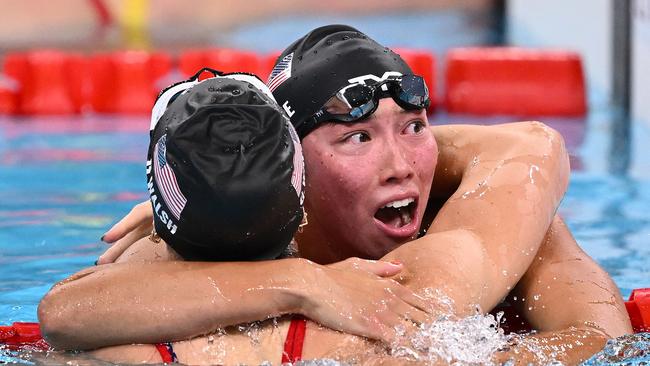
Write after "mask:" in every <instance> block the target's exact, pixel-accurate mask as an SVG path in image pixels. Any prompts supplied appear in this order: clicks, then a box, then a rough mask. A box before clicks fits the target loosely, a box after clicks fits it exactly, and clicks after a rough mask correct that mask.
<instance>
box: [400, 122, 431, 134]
mask: <svg viewBox="0 0 650 366" xmlns="http://www.w3.org/2000/svg"><path fill="white" fill-rule="evenodd" d="M425 128H426V125H425V124H424V122H422V121H420V120H417V121H411V122H410V123H409V124H408V126H406V128H405V129H404V133H405V134H407V135H419V134H421V133H422V131H424V129H425Z"/></svg>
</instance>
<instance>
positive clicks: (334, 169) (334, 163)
mask: <svg viewBox="0 0 650 366" xmlns="http://www.w3.org/2000/svg"><path fill="white" fill-rule="evenodd" d="M305 165H306V171H305V173H306V183H307V188H306V192H305V193H306V201H305V204H306V205H307V206H308V207H307V208H311V209H312V210H314V209H318V210H319V211H320V209H319V208H321V207H322V208H326V209H328V210H336V209H337V208H340V207H344V208H345V209H346V210H350V208H351V207H352V205H353V204H354V203H355V202H358V201H359V197H360V195H361V194H362V193H363V187H364V184H363V182H364V179H363V176H362V174H360V171H361V169H360V164H358V160H357V161H356V162H355V161H352V160H351V159H345V158H341V157H339V156H336V155H335V154H331V153H326V152H315V153H314V154H305Z"/></svg>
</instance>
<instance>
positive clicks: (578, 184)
mask: <svg viewBox="0 0 650 366" xmlns="http://www.w3.org/2000/svg"><path fill="white" fill-rule="evenodd" d="M0 9H2V13H1V14H2V15H1V16H0V19H1V21H0V65H2V69H1V71H0V324H5V323H9V322H11V321H17V320H27V321H29V320H35V313H36V312H35V309H36V304H37V303H38V300H39V299H40V297H41V296H42V295H43V294H44V293H45V292H46V291H47V290H48V289H49V287H50V286H51V285H52V283H54V282H55V281H57V280H61V279H63V278H64V277H66V276H68V275H70V274H71V273H73V272H75V271H77V270H79V269H81V268H84V267H87V266H89V265H92V263H93V262H94V260H95V259H96V258H97V256H98V255H99V254H100V253H101V252H102V251H103V250H104V248H105V247H104V246H103V244H99V238H100V236H101V235H102V233H103V232H104V230H106V229H107V228H108V227H109V226H110V225H111V224H113V223H114V222H115V221H116V220H118V219H119V218H121V217H122V216H123V215H124V214H125V213H126V212H128V210H129V209H130V208H131V207H132V206H133V205H134V204H135V203H137V202H140V201H144V200H146V199H147V195H146V194H145V193H146V192H145V179H144V160H145V152H146V147H147V144H148V134H147V131H148V126H149V120H148V116H147V113H148V111H149V109H150V107H151V104H150V103H152V102H153V98H154V97H155V92H156V90H159V89H160V88H162V87H164V86H165V85H166V84H168V83H170V82H172V81H176V80H179V79H181V78H184V77H186V75H187V74H188V71H187V70H185V69H184V66H183V65H190V66H188V68H194V69H196V67H197V66H196V65H198V64H200V63H201V62H202V61H201V60H204V59H202V58H201V57H203V56H201V57H199V56H196V55H197V54H201V52H208V51H210V52H214V51H215V50H230V51H232V50H236V51H237V52H239V53H237V55H239V56H237V57H241V58H239V59H237V60H240V61H241V63H240V64H237V62H235V66H237V65H240V66H241V67H243V65H244V61H243V60H244V59H246V57H248V56H243V55H245V54H248V55H249V56H250V55H251V54H252V55H253V56H252V57H253V58H256V59H257V60H258V61H259V60H266V61H259V62H260V65H262V66H260V67H259V69H260V70H266V71H260V74H261V75H260V76H261V77H262V78H263V79H265V77H266V75H263V74H264V73H265V72H266V73H267V72H268V70H270V66H269V65H268V62H269V61H268V60H269V59H270V60H271V62H272V61H273V60H274V58H275V57H276V56H277V52H278V51H281V50H282V49H283V48H285V47H286V46H287V45H289V44H290V43H291V42H293V41H294V40H295V39H297V38H299V37H301V36H302V35H304V34H305V33H306V32H308V31H309V30H311V29H312V28H314V27H317V26H321V25H325V24H330V23H344V24H349V25H352V26H354V27H356V28H358V29H359V30H361V31H363V32H365V33H367V34H368V35H370V36H371V37H372V38H374V39H376V40H377V41H379V42H380V43H383V44H385V45H388V46H391V47H398V48H399V49H400V51H398V52H400V53H401V54H402V55H403V56H404V57H405V58H406V57H407V55H408V57H409V60H424V61H423V62H424V63H425V64H422V63H418V65H419V66H418V68H419V69H420V70H424V69H426V70H429V71H427V72H430V73H431V84H430V85H431V87H432V90H433V91H434V92H435V97H436V106H435V109H434V110H432V111H431V112H432V114H431V115H430V121H431V123H433V124H438V123H479V124H494V123H505V122H512V121H517V120H531V119H536V120H542V121H543V122H545V123H548V124H550V125H551V126H552V127H554V128H556V129H558V130H559V131H560V132H561V133H562V134H563V135H564V137H565V140H566V141H567V146H568V147H569V150H570V154H571V162H572V182H571V186H570V189H569V192H568V193H567V196H566V198H565V200H564V202H563V204H562V206H561V208H560V213H561V214H562V215H563V216H564V217H565V218H566V220H567V222H568V224H569V226H570V227H571V229H572V230H573V232H574V234H575V236H576V238H577V239H578V241H579V243H580V244H581V245H582V246H583V248H585V250H586V251H587V252H588V253H589V254H590V255H592V256H593V257H594V258H596V260H597V261H598V262H599V263H600V264H601V265H603V266H604V267H605V269H606V270H607V271H609V273H610V274H612V276H613V277H614V279H615V281H616V283H617V284H618V285H619V287H620V288H621V292H622V293H623V295H624V296H627V295H629V293H630V291H631V289H633V288H638V287H650V274H649V270H648V268H649V267H650V245H649V244H650V185H649V182H650V148H649V147H648V145H649V141H650V133H649V131H650V103H649V102H648V101H649V100H650V99H649V97H650V67H648V64H649V62H650V0H572V1H561V0H428V1H426V0H411V1H403V0H385V1H379V0H377V1H371V0H356V1H340V0H330V1H301V0H272V1H232V0H184V1H172V0H60V1H50V0H21V1H13V0H0ZM494 46H509V47H516V49H515V51H514V53H508V52H506V53H503V52H501V51H498V49H497V51H496V52H495V51H494V49H493V48H486V47H494ZM459 47H463V48H466V47H472V49H473V51H472V52H470V53H466V54H463V53H458V52H457V53H454V52H453V51H454V50H456V51H457V50H458V48H459ZM477 47H478V48H477ZM125 50H130V51H137V52H135V53H124V52H123V51H125ZM192 52H194V53H192ZM197 52H198V53H197ZM230 54H232V52H231V53H230ZM62 55H63V56H62ZM70 55H74V57H73V56H70ZM152 55H153V56H152ZM450 55H454V56H453V57H452V56H450ZM154 56H155V57H154ZM66 57H67V58H66ZM193 57H194V58H193ZM63 59H65V60H73V61H70V62H71V63H69V64H68V63H66V64H65V65H68V66H65V67H63V66H61V65H62V62H63V61H61V60H63ZM82 59H83V60H85V61H83V60H82ZM189 59H193V60H194V61H192V62H190V61H187V60H189ZM490 59H499V60H501V61H503V60H506V61H507V62H509V64H506V67H504V68H503V69H504V70H505V71H503V73H500V74H498V75H497V73H496V72H494V75H496V76H494V78H492V79H491V77H492V76H490V75H493V73H492V71H493V69H491V67H492V66H485V65H488V64H489V62H488V61H489V60H490ZM79 60H82V61H83V62H89V63H90V64H91V66H90V68H88V67H87V66H88V65H87V64H83V63H75V62H81V61H79ZM134 60H135V61H134ZM138 60H139V61H138ZM143 60H144V61H143ZM184 60H185V61H184ZM197 60H199V61H197ZM472 60H478V61H477V63H472ZM136 61H137V62H141V64H140V66H141V67H144V66H142V65H145V66H146V68H145V69H142V68H140V69H138V68H135V69H133V68H131V69H129V67H131V66H128V67H127V66H124V65H135V64H137V62H136ZM186 61H187V62H186ZM65 62H68V61H65ZM184 62H186V63H184ZM224 62H225V61H224ZM264 62H266V63H264ZM413 62H420V61H413ZM82 64H83V65H86V66H84V67H81V66H78V65H82ZM452 64H454V65H460V66H459V67H461V66H463V65H470V66H467V67H469V68H468V69H462V70H466V72H465V73H463V72H459V73H458V72H457V73H456V74H454V73H452V72H451V68H452V67H451V66H450V65H452ZM47 65H51V66H47ZM52 65H58V66H56V68H55V66H52ZM69 65H72V66H69ZM75 65H77V66H75ZM92 65H95V66H92ZM106 65H109V66H106ZM110 65H112V66H110ZM115 65H118V66H115ZM120 65H121V66H120ZM264 65H266V66H264ZM423 65H424V66H423ZM472 65H479V66H478V68H477V69H472V67H474V66H472ZM508 65H509V66H508ZM210 66H213V67H215V68H220V65H219V64H217V65H210ZM222 66H223V65H222ZM111 67H112V68H111ZM264 67H265V68H264ZM422 67H424V69H421V68H422ZM463 67H465V66H463ZM555 67H557V68H555ZM55 69H56V70H58V71H56V72H55ZM515 69H516V70H519V71H518V73H517V74H516V75H515V76H512V75H509V76H508V74H507V71H508V70H515ZM25 70H27V71H25ZM124 70H126V71H124ZM142 70H145V71H147V72H146V73H149V72H148V70H151V72H150V73H151V74H153V75H154V76H155V80H149V79H147V80H144V79H142V78H140V76H139V75H141V74H142V73H143V71H142ZM161 70H162V71H161ZM456 70H458V69H456ZM549 70H550V71H549ZM553 70H564V71H563V72H566V75H568V76H566V77H565V78H564V79H562V77H559V76H557V75H558V73H557V72H555V71H553ZM567 70H569V71H567ZM423 72H424V71H423ZM472 73H474V74H472ZM450 74H452V75H451V76H450ZM470 74H471V75H477V74H478V75H479V76H480V75H484V76H485V77H484V78H483V79H481V77H478V80H477V79H476V78H475V79H472V80H470V79H462V77H463V75H465V76H467V75H470ZM79 75H82V76H83V77H81V76H80V77H79V78H76V76H79ZM453 75H460V77H461V79H460V80H459V79H457V78H456V79H454V76H453ZM504 75H505V76H504ZM86 77H87V79H88V80H89V81H88V83H89V84H92V85H91V87H90V89H84V88H85V87H84V86H83V85H86V84H85V83H86V81H85V80H86ZM30 78H31V79H30ZM488 79H489V80H488ZM30 80H31V81H30ZM34 80H36V81H34ZM70 80H72V81H70ZM486 80H487V81H486ZM452 82H453V85H452ZM62 83H63V84H65V83H72V84H74V83H80V84H79V85H82V86H81V87H80V88H81V89H80V90H82V92H83V93H90V94H92V95H93V97H91V98H90V99H91V100H90V102H87V104H84V105H83V106H81V107H75V108H72V107H70V108H68V109H66V108H67V107H66V108H63V109H60V110H57V109H56V108H54V109H53V110H49V111H50V112H48V110H47V108H45V109H43V108H42V107H38V106H36V107H34V106H33V105H29V101H30V100H31V99H34V98H36V99H38V98H40V99H41V101H44V103H46V104H47V103H49V105H50V107H52V106H54V107H57V106H62V105H64V104H65V103H70V101H69V100H68V99H73V100H74V99H75V98H76V96H75V95H72V96H70V95H68V96H67V97H69V98H68V99H65V98H64V99H62V101H61V102H60V103H59V102H54V101H53V100H52V98H53V97H52V96H51V94H47V93H46V91H52V90H53V89H56V88H59V87H60V84H62ZM146 83H152V85H153V86H154V87H153V89H152V90H151V92H147V93H149V94H147V95H145V97H143V98H144V99H142V100H144V102H141V101H140V99H138V98H135V97H133V96H132V94H131V93H132V92H133V91H134V90H135V89H137V88H136V86H139V87H141V86H142V85H144V84H146ZM473 83H474V84H473ZM480 83H483V84H480ZM535 83H537V84H535ZM563 83H566V84H563ZM478 84H480V85H481V86H480V87H477V88H479V89H480V88H487V98H488V99H481V98H485V94H486V92H485V90H486V89H481V90H483V91H482V92H483V94H480V93H478V92H476V93H475V94H472V90H479V89H471V87H472V85H478ZM75 85H76V84H75ZM147 85H148V84H147ZM564 86H566V88H565V87H564ZM30 88H31V89H30ZM463 88H465V89H463ZM467 88H470V89H467ZM66 90H67V89H66ZM454 90H457V91H458V94H453V92H454ZM540 90H541V91H540ZM491 91H495V92H494V93H493V95H492V96H490V92H491ZM496 91H498V92H499V93H501V94H499V93H497V92H496ZM102 93H104V94H102ZM526 93H532V94H526ZM535 93H537V94H535ZM563 93H567V94H566V95H568V96H571V98H576V100H577V102H576V103H577V104H576V105H571V104H570V105H569V107H576V108H575V109H572V112H570V113H564V112H557V111H556V112H553V111H551V110H550V109H548V108H547V107H549V106H550V105H552V104H554V103H555V104H557V103H562V102H563V101H564V102H566V101H567V100H568V99H569V97H566V98H564V97H563V95H565V94H563ZM95 94H97V95H95ZM479 94H480V95H482V96H481V97H480V98H479ZM523 94H526V95H533V96H536V97H533V98H528V99H529V100H532V101H533V102H534V108H530V109H524V110H521V109H519V110H516V111H515V112H513V110H512V109H507V108H506V109H503V110H499V109H494V108H493V109H490V108H492V107H494V106H496V105H497V104H498V103H497V102H496V99H495V100H494V101H491V100H490V99H489V98H490V97H494V98H497V99H498V95H502V98H501V100H500V101H499V103H505V104H506V105H507V104H508V101H509V100H510V101H511V102H510V104H516V103H518V102H513V101H515V100H517V99H516V98H517V97H518V96H519V95H523ZM34 95H36V96H37V97H34ZM84 95H85V94H84ZM60 96H61V95H59V94H57V98H58V97H60ZM503 96H506V97H503ZM121 97H124V98H126V99H127V100H126V101H124V103H127V104H128V102H129V101H130V102H131V104H130V105H131V107H128V108H127V107H124V110H126V111H127V113H121V112H119V111H116V110H113V109H111V105H104V104H102V103H104V102H107V103H110V102H112V101H115V100H118V99H120V98H121ZM3 98H4V99H3ZM21 98H22V99H21ZM30 98H31V99H30ZM93 98H95V99H97V100H95V99H93ZM124 98H123V99H124ZM479 99H481V100H483V101H482V103H483V107H484V108H487V109H483V110H476V109H471V108H467V109H463V108H462V107H453V106H454V105H455V104H453V103H452V102H454V101H458V100H459V101H460V102H463V103H464V102H466V103H471V102H473V101H476V100H479ZM3 103H4V104H3ZM12 103H13V104H12ZM565 104H566V103H565ZM125 105H126V104H125ZM134 105H135V107H133V106H134ZM21 106H22V107H21ZM28 107H29V108H28ZM3 108H4V109H3ZM21 108H23V109H21ZM30 108H31V109H30ZM39 108H41V109H39ZM129 108H135V110H133V109H131V110H129ZM495 108H496V107H495ZM549 108H550V107H549ZM30 111H36V113H31V112H30ZM52 111H53V112H52Z"/></svg>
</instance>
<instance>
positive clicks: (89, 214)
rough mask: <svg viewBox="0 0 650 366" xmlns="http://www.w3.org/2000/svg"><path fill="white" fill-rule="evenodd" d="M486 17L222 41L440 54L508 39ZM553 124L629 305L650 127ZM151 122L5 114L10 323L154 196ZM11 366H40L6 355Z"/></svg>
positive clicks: (288, 26)
mask: <svg viewBox="0 0 650 366" xmlns="http://www.w3.org/2000/svg"><path fill="white" fill-rule="evenodd" d="M480 19H485V17H482V16H476V15H471V14H470V15H459V14H457V13H453V12H444V11H438V12H428V13H427V12H418V13H408V12H407V13H404V14H400V15H399V16H398V17H397V18H395V17H388V16H387V17H384V16H370V17H367V16H345V17H339V18H333V17H331V16H329V15H327V16H323V17H319V16H307V17H301V19H295V18H281V19H277V20H275V21H270V20H265V21H264V22H263V24H262V23H260V24H259V25H255V24H253V25H249V26H247V27H243V28H239V29H235V30H233V31H232V32H231V33H230V34H229V36H228V38H227V39H223V38H222V36H221V35H220V36H219V39H218V40H217V41H219V42H222V43H224V42H225V43H226V44H227V45H229V46H233V47H240V48H249V49H253V50H257V51H260V52H270V51H274V50H277V49H281V48H283V47H285V46H286V44H287V42H288V41H289V40H293V39H296V38H298V37H300V36H301V35H302V34H304V32H305V30H306V29H310V28H312V27H315V26H317V25H321V24H326V23H335V22H340V23H347V24H356V25H357V26H358V27H359V28H360V29H362V30H364V31H366V32H367V33H368V34H372V35H374V37H375V38H376V39H377V40H378V41H379V42H381V43H384V44H388V45H401V46H405V47H418V48H425V49H430V50H433V51H435V52H436V54H437V55H439V56H440V55H442V54H443V52H444V51H445V50H446V49H447V48H449V47H452V46H458V45H464V46H470V45H478V44H488V43H492V42H494V41H495V40H497V39H498V35H495V34H494V32H493V31H492V30H491V29H490V25H489V24H486V23H485V22H484V21H479V20H480ZM433 35H436V36H435V37H434V36H433ZM439 75H442V73H439ZM597 92H598V91H590V93H591V94H592V96H593V94H596V93H597ZM591 99H594V98H593V97H592V98H591ZM596 99H598V98H596ZM602 99H603V98H600V100H602ZM592 104H593V103H592ZM600 104H602V103H600ZM515 120H521V118H518V117H512V116H511V117H490V118H477V117H475V116H455V115H445V114H442V113H438V114H436V115H434V116H433V117H432V118H431V122H432V123H434V124H435V123H452V122H454V123H481V124H493V123H502V122H509V121H515ZM541 120H542V121H544V122H546V123H548V124H550V125H551V126H552V127H554V128H556V129H558V130H559V131H560V132H561V133H562V134H563V136H564V138H565V140H566V143H567V146H568V148H569V150H570V153H571V163H572V175H571V183H570V187H569V190H568V192H567V194H566V197H565V199H564V201H563V202H562V205H561V207H560V214H561V215H562V216H563V217H564V218H565V220H566V221H567V223H568V225H569V226H570V228H571V230H572V232H573V234H574V235H575V237H576V239H577V240H578V242H579V243H580V245H581V246H582V247H583V248H584V249H585V250H586V251H587V253H589V254H590V255H591V256H592V257H594V258H595V259H596V260H597V261H598V263H600V264H601V265H602V266H603V267H604V268H605V269H606V270H607V271H608V272H609V273H610V274H611V275H612V277H613V278H614V280H615V282H616V284H617V285H618V286H619V288H620V289H621V293H622V294H623V296H624V297H627V296H628V295H629V293H630V292H631V290H632V289H634V288H638V287H650V245H649V244H650V184H649V183H650V147H649V146H648V143H647V142H648V141H650V124H644V123H642V122H639V121H633V122H631V123H630V124H629V125H628V124H627V123H625V122H624V121H621V120H619V119H618V118H617V115H616V113H614V111H612V110H611V109H609V108H608V107H605V108H599V107H598V106H597V108H594V107H593V106H592V110H591V112H590V114H589V115H588V116H587V117H586V118H578V119H557V118H553V119H550V118H542V119H541ZM646 122H647V121H646ZM148 125H149V123H148V118H147V116H141V117H128V118H126V117H124V118H123V117H106V116H84V117H73V118H68V117H56V118H55V117H34V118H7V117H5V118H2V117H0V325H2V324H9V323H11V322H14V321H36V307H37V304H38V301H39V300H40V298H41V297H42V296H43V295H44V294H45V293H46V292H47V291H48V290H49V288H50V287H51V286H52V284H54V283H55V282H56V281H59V280H62V279H64V278H66V277H67V276H69V275H71V274H72V273H74V272H76V271H78V270H80V269H82V268H85V267H88V266H91V265H92V264H93V262H94V261H95V260H96V259H97V257H98V255H99V254H100V253H102V252H103V250H104V249H105V248H106V247H105V244H102V243H100V241H99V238H100V237H101V235H102V234H103V232H104V230H106V229H107V228H108V227H109V226H110V225H111V224H113V223H114V222H116V221H117V220H118V219H119V218H121V217H122V216H124V214H126V213H127V212H128V210H129V209H130V208H131V207H132V206H133V205H134V204H135V203H138V202H141V201H144V200H146V199H147V195H146V191H145V187H146V186H145V167H144V161H145V156H146V147H147V144H148ZM626 126H630V128H629V129H628V128H627V127H626ZM648 349H650V334H648V333H646V334H642V335H637V336H634V337H627V338H625V339H622V340H615V341H613V342H612V344H610V345H608V348H606V350H605V351H604V352H603V353H601V354H599V355H596V356H594V358H593V359H592V360H590V361H589V364H590V365H597V364H611V363H612V362H620V363H621V364H629V365H632V364H643V363H644V362H645V363H646V364H648V363H650V355H649V354H648V353H649V352H650V351H648ZM619 353H620V355H619ZM2 362H27V363H29V362H28V361H24V360H22V359H21V358H15V357H12V355H10V354H7V353H4V354H3V353H1V352H0V363H2ZM321 363H322V364H331V363H327V362H321Z"/></svg>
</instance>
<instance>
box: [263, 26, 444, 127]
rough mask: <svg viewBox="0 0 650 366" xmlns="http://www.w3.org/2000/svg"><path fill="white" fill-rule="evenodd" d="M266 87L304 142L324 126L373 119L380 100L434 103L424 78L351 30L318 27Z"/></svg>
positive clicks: (413, 106) (285, 56)
mask: <svg viewBox="0 0 650 366" xmlns="http://www.w3.org/2000/svg"><path fill="white" fill-rule="evenodd" d="M267 85H268V86H269V88H270V90H271V91H272V92H273V95H274V96H275V99H276V100H277V101H278V104H280V105H281V106H282V108H283V109H284V111H285V112H286V113H287V115H288V116H289V117H290V119H291V123H293V125H294V126H295V128H296V130H297V131H298V134H299V136H300V138H304V137H305V136H306V135H307V134H308V133H310V132H311V131H313V130H314V129H315V128H316V127H318V126H319V125H320V124H321V123H323V122H337V123H351V122H357V121H361V120H363V119H365V118H368V117H369V116H370V115H371V114H372V113H374V112H375V110H376V109H377V107H378V106H379V99H381V98H386V97H391V98H392V99H393V100H394V101H395V102H396V103H397V104H398V105H399V106H400V107H402V108H403V109H405V110H421V109H424V108H427V107H428V106H429V104H430V103H431V102H430V99H429V91H428V89H427V86H426V84H425V82H424V79H423V78H422V77H421V76H418V75H413V71H411V68H410V67H409V66H408V65H407V64H406V62H404V60H403V59H402V58H401V57H400V55H398V54H397V53H395V52H393V51H392V50H391V49H389V48H388V47H384V46H382V45H380V44H379V43H377V42H376V41H374V40H373V39H371V38H370V37H368V36H367V35H365V34H364V33H362V32H360V31H358V30H357V29H355V28H352V27H350V26H347V25H337V24H335V25H328V26H324V27H320V28H316V29H314V30H312V31H311V32H309V33H307V34H306V35H305V36H304V37H302V38H300V39H298V40H297V41H295V42H294V43H292V44H291V45H290V46H289V47H287V49H286V50H284V52H283V53H282V54H281V55H280V57H278V60H277V62H276V65H275V67H274V68H273V71H272V72H271V75H270V76H269V80H268V81H267Z"/></svg>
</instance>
